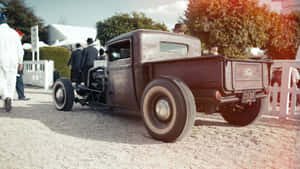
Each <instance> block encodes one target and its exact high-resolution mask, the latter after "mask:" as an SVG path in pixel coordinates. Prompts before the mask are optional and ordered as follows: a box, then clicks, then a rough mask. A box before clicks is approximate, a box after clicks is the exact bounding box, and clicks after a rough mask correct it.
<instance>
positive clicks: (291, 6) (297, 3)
mask: <svg viewBox="0 0 300 169" xmlns="http://www.w3.org/2000/svg"><path fill="white" fill-rule="evenodd" d="M293 10H297V11H300V0H282V10H281V13H283V14H286V13H290V12H291V11H293Z"/></svg>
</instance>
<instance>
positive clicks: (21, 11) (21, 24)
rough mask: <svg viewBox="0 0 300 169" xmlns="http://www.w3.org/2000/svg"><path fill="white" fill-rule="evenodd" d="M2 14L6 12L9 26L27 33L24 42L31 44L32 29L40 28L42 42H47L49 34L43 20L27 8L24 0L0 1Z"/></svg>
mask: <svg viewBox="0 0 300 169" xmlns="http://www.w3.org/2000/svg"><path fill="white" fill-rule="evenodd" d="M0 9H1V11H0V12H4V13H5V15H6V17H7V18H8V24H9V25H10V26H11V27H12V28H14V29H17V30H20V31H21V32H23V33H25V37H23V41H24V42H30V36H31V35H30V28H31V27H32V26H34V25H38V26H39V37H40V40H42V41H44V42H47V40H48V38H47V37H48V36H47V35H48V33H47V30H46V29H45V28H44V24H43V20H42V19H40V18H39V17H37V16H36V15H35V14H34V11H33V10H32V9H31V8H29V7H26V5H25V3H24V0H0Z"/></svg>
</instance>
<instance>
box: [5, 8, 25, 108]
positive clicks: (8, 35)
mask: <svg viewBox="0 0 300 169" xmlns="http://www.w3.org/2000/svg"><path fill="white" fill-rule="evenodd" d="M23 55H24V50H23V47H22V43H21V40H20V37H19V35H18V33H17V32H16V31H15V30H14V29H12V28H10V27H9V26H8V24H7V19H6V17H5V15H4V14H2V13H0V79H1V80H0V95H1V96H2V98H3V99H4V108H5V111H6V112H10V111H11V109H12V98H13V96H14V92H15V88H16V76H17V70H18V68H19V69H21V68H22V63H23Z"/></svg>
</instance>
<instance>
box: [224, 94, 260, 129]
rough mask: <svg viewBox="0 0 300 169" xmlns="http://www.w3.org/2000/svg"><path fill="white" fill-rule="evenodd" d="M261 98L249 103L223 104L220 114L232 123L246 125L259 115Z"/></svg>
mask: <svg viewBox="0 0 300 169" xmlns="http://www.w3.org/2000/svg"><path fill="white" fill-rule="evenodd" d="M260 107H261V100H256V102H254V103H252V104H251V105H249V104H242V103H237V104H234V105H230V106H224V107H223V109H222V111H221V115H222V116H223V118H224V119H225V120H226V121H227V122H228V123H229V124H232V125H236V126H246V125H249V124H251V123H252V122H253V121H254V120H255V119H256V118H257V116H258V115H259V112H260Z"/></svg>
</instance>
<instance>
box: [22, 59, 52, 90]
mask: <svg viewBox="0 0 300 169" xmlns="http://www.w3.org/2000/svg"><path fill="white" fill-rule="evenodd" d="M23 65H24V76H23V81H24V84H27V85H28V84H29V85H33V86H39V87H43V88H44V89H45V90H47V89H49V87H51V86H52V85H53V71H54V62H53V61H52V60H41V61H34V62H32V61H24V63H23Z"/></svg>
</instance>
